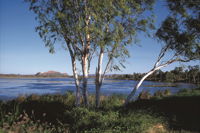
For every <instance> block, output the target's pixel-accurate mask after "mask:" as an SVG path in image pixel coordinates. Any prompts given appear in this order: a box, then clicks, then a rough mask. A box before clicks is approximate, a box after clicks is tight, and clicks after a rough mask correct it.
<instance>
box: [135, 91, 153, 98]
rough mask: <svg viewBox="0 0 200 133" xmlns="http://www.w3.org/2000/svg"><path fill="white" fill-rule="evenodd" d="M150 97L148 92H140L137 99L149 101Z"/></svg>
mask: <svg viewBox="0 0 200 133" xmlns="http://www.w3.org/2000/svg"><path fill="white" fill-rule="evenodd" d="M151 97H152V96H151V94H150V93H149V92H148V91H142V92H141V93H140V94H139V96H138V99H150V98H151Z"/></svg>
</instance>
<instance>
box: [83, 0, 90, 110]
mask: <svg viewBox="0 0 200 133" xmlns="http://www.w3.org/2000/svg"><path fill="white" fill-rule="evenodd" d="M85 10H87V1H86V0H85ZM90 19H91V16H90V15H88V14H87V12H86V20H85V24H86V31H85V32H86V35H85V39H86V44H85V46H84V51H83V56H82V72H83V99H84V104H85V106H88V105H89V103H88V91H87V81H88V72H89V71H88V67H89V65H88V58H89V54H90V39H91V38H90V33H89V23H90Z"/></svg>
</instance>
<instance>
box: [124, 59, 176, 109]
mask: <svg viewBox="0 0 200 133" xmlns="http://www.w3.org/2000/svg"><path fill="white" fill-rule="evenodd" d="M175 61H177V60H169V61H167V62H166V63H164V64H160V65H158V64H159V62H160V59H158V61H157V62H156V63H155V66H154V68H153V69H152V70H151V71H149V72H148V73H146V74H145V75H144V76H143V77H142V79H141V80H140V81H139V82H138V83H137V84H136V85H135V87H134V88H133V90H132V91H131V93H130V94H129V95H128V97H127V99H126V101H125V105H126V104H128V103H129V102H130V101H131V98H132V97H133V96H134V95H135V93H136V91H137V90H138V89H139V87H140V86H141V84H142V83H143V81H144V80H145V79H146V78H147V77H148V76H150V75H151V74H153V73H154V72H155V71H156V70H159V69H161V68H163V67H166V66H167V65H169V64H171V63H173V62H175Z"/></svg>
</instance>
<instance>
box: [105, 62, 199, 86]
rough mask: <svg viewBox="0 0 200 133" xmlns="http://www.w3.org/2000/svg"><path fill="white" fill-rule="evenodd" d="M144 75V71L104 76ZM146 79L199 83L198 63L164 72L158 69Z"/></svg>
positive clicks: (119, 77)
mask: <svg viewBox="0 0 200 133" xmlns="http://www.w3.org/2000/svg"><path fill="white" fill-rule="evenodd" d="M144 75H145V73H133V74H120V75H118V74H113V75H107V76H106V77H107V78H113V79H130V80H140V79H141V78H142V77H143V76H144ZM146 80H148V81H160V82H184V83H195V84H200V67H199V65H195V66H187V67H175V68H174V69H173V70H171V71H166V72H163V71H162V70H158V71H156V72H155V73H153V74H152V75H150V76H149V77H148V78H147V79H146Z"/></svg>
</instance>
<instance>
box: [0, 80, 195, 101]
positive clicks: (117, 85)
mask: <svg viewBox="0 0 200 133" xmlns="http://www.w3.org/2000/svg"><path fill="white" fill-rule="evenodd" d="M136 83H137V81H133V80H112V79H106V80H104V83H103V85H102V88H101V93H102V94H103V95H111V94H123V95H127V94H129V93H130V92H131V90H132V88H133V86H134V85H135V84H136ZM163 84H164V85H166V84H169V83H162V82H154V81H144V82H143V84H142V86H141V87H140V89H139V90H138V91H137V94H138V93H140V92H141V91H142V90H148V91H149V92H150V93H152V94H153V93H154V92H156V91H158V90H164V89H169V90H170V91H171V93H176V92H177V91H179V90H180V89H183V88H195V87H196V86H195V85H193V84H186V83H176V85H177V86H176V87H147V86H148V85H163ZM94 88H95V85H94V80H93V79H89V81H88V91H89V93H95V89H94ZM75 90H76V89H75V85H74V80H73V79H72V78H0V99H2V100H7V99H13V98H16V97H18V96H22V95H30V94H39V95H42V94H64V93H66V92H67V91H75Z"/></svg>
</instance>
